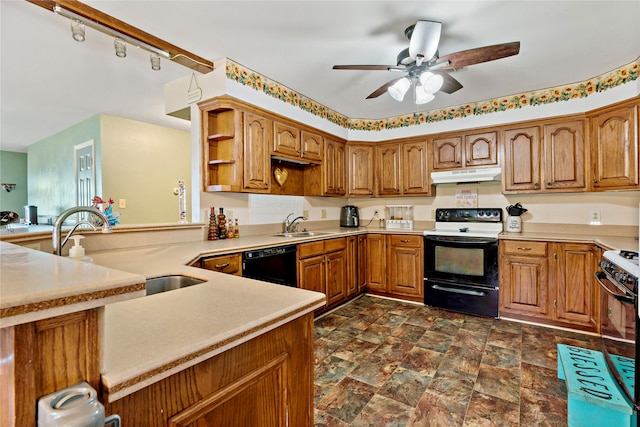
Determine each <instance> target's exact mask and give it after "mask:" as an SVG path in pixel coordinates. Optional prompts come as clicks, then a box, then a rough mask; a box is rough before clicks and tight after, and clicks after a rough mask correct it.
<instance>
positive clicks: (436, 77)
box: [420, 71, 444, 94]
mask: <svg viewBox="0 0 640 427" xmlns="http://www.w3.org/2000/svg"><path fill="white" fill-rule="evenodd" d="M420 84H421V85H422V89H423V90H424V92H425V93H429V94H434V93H436V92H437V91H439V90H440V88H442V85H443V84H444V78H443V77H442V76H441V75H440V74H434V73H432V72H431V71H425V72H424V73H422V74H420Z"/></svg>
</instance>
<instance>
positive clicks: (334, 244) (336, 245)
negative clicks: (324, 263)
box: [324, 237, 347, 252]
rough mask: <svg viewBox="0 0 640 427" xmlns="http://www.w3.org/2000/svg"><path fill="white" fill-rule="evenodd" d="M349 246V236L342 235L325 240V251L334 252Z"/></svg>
mask: <svg viewBox="0 0 640 427" xmlns="http://www.w3.org/2000/svg"><path fill="white" fill-rule="evenodd" d="M346 247H347V238H346V237H341V238H339V239H331V240H325V241H324V251H325V252H333V251H339V250H342V249H346Z"/></svg>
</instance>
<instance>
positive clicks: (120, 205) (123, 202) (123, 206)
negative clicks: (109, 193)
mask: <svg viewBox="0 0 640 427" xmlns="http://www.w3.org/2000/svg"><path fill="white" fill-rule="evenodd" d="M118 208H119V209H126V208H127V199H118Z"/></svg>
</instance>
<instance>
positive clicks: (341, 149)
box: [322, 138, 347, 196]
mask: <svg viewBox="0 0 640 427" xmlns="http://www.w3.org/2000/svg"><path fill="white" fill-rule="evenodd" d="M346 161H347V145H346V144H345V143H344V142H340V141H336V140H333V139H329V138H326V139H325V147H324V161H323V162H322V163H323V168H324V178H323V188H324V194H325V195H331V196H344V195H345V194H346V193H347V164H346Z"/></svg>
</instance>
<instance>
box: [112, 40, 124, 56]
mask: <svg viewBox="0 0 640 427" xmlns="http://www.w3.org/2000/svg"><path fill="white" fill-rule="evenodd" d="M113 45H114V46H115V48H116V56H117V57H119V58H125V57H126V56H127V44H126V43H125V42H124V40H122V39H121V38H119V37H118V38H116V39H115V40H114V41H113Z"/></svg>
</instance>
